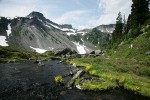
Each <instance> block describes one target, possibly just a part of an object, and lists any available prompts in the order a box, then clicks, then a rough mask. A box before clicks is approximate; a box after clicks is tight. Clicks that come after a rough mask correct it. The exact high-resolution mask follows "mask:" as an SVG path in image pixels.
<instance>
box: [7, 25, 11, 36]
mask: <svg viewBox="0 0 150 100" xmlns="http://www.w3.org/2000/svg"><path fill="white" fill-rule="evenodd" d="M6 32H7V36H8V37H9V35H10V34H11V26H10V24H8V30H6Z"/></svg>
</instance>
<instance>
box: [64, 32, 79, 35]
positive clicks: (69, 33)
mask: <svg viewBox="0 0 150 100" xmlns="http://www.w3.org/2000/svg"><path fill="white" fill-rule="evenodd" d="M66 34H67V35H76V34H77V33H74V32H66Z"/></svg>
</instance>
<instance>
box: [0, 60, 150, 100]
mask: <svg viewBox="0 0 150 100" xmlns="http://www.w3.org/2000/svg"><path fill="white" fill-rule="evenodd" d="M44 63H45V66H42V67H38V66H37V64H34V63H33V62H22V63H7V64H0V100H146V99H148V98H145V97H143V96H140V95H137V94H134V93H132V92H129V91H126V90H123V89H115V90H110V91H107V92H92V91H81V90H77V89H71V90H69V89H67V88H65V87H62V86H57V85H56V84H55V82H54V76H56V75H64V74H67V73H69V70H70V66H71V65H67V64H66V63H59V61H52V60H50V61H47V62H44ZM70 79H71V76H67V77H65V82H66V83H67V82H68V81H69V80H70Z"/></svg>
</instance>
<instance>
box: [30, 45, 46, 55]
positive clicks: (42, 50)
mask: <svg viewBox="0 0 150 100" xmlns="http://www.w3.org/2000/svg"><path fill="white" fill-rule="evenodd" d="M30 48H31V49H33V50H35V51H36V52H37V53H44V52H46V51H47V50H45V49H40V48H34V47H32V46H30Z"/></svg>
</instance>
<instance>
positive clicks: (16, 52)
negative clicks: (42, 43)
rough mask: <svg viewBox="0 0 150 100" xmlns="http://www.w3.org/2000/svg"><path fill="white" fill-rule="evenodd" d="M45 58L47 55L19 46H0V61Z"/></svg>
mask: <svg viewBox="0 0 150 100" xmlns="http://www.w3.org/2000/svg"><path fill="white" fill-rule="evenodd" d="M36 58H38V59H40V60H46V59H48V58H49V56H48V55H44V54H38V53H36V52H31V51H26V50H23V49H19V48H13V47H9V46H8V47H3V46H0V63H5V62H18V61H27V60H29V59H36Z"/></svg>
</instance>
